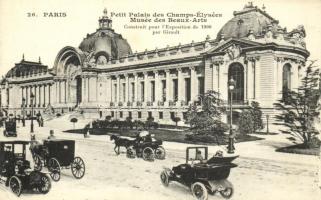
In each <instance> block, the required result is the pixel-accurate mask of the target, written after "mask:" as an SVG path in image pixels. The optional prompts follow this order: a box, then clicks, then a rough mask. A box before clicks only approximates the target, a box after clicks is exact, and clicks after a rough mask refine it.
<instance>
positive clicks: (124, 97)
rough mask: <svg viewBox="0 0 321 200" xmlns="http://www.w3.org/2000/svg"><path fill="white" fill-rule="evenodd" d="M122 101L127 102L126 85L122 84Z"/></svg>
mask: <svg viewBox="0 0 321 200" xmlns="http://www.w3.org/2000/svg"><path fill="white" fill-rule="evenodd" d="M122 86H123V87H122V101H123V102H125V99H126V83H123V84H122Z"/></svg>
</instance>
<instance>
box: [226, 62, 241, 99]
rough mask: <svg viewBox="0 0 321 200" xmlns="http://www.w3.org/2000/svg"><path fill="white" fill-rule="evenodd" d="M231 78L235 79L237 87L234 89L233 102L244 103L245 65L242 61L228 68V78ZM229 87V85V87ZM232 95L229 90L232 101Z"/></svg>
mask: <svg viewBox="0 0 321 200" xmlns="http://www.w3.org/2000/svg"><path fill="white" fill-rule="evenodd" d="M231 78H233V79H234V81H235V88H234V90H233V91H232V94H233V95H232V103H233V104H243V102H244V67H243V66H242V64H241V63H232V64H231V65H230V66H229V69H228V80H230V79H231ZM227 88H228V87H227ZM230 99H231V96H230V91H228V100H229V102H230Z"/></svg>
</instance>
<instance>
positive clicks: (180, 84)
mask: <svg viewBox="0 0 321 200" xmlns="http://www.w3.org/2000/svg"><path fill="white" fill-rule="evenodd" d="M177 83H178V94H177V95H178V99H177V100H178V103H179V105H180V103H181V101H184V100H185V84H184V78H183V73H182V68H177Z"/></svg>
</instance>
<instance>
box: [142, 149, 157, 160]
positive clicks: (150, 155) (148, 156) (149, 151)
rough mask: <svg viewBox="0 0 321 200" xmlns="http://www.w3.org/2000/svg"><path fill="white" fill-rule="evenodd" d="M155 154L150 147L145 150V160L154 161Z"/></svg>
mask: <svg viewBox="0 0 321 200" xmlns="http://www.w3.org/2000/svg"><path fill="white" fill-rule="evenodd" d="M154 158H155V154H154V150H153V149H152V148H150V147H146V148H144V150H143V159H144V160H148V161H154Z"/></svg>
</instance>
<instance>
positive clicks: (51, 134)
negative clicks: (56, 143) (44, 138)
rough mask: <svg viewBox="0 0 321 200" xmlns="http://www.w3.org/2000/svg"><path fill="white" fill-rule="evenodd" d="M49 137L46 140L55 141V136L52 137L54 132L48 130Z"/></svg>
mask: <svg viewBox="0 0 321 200" xmlns="http://www.w3.org/2000/svg"><path fill="white" fill-rule="evenodd" d="M49 134H50V135H49V137H48V140H53V139H56V136H55V135H54V131H53V130H50V131H49Z"/></svg>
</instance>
